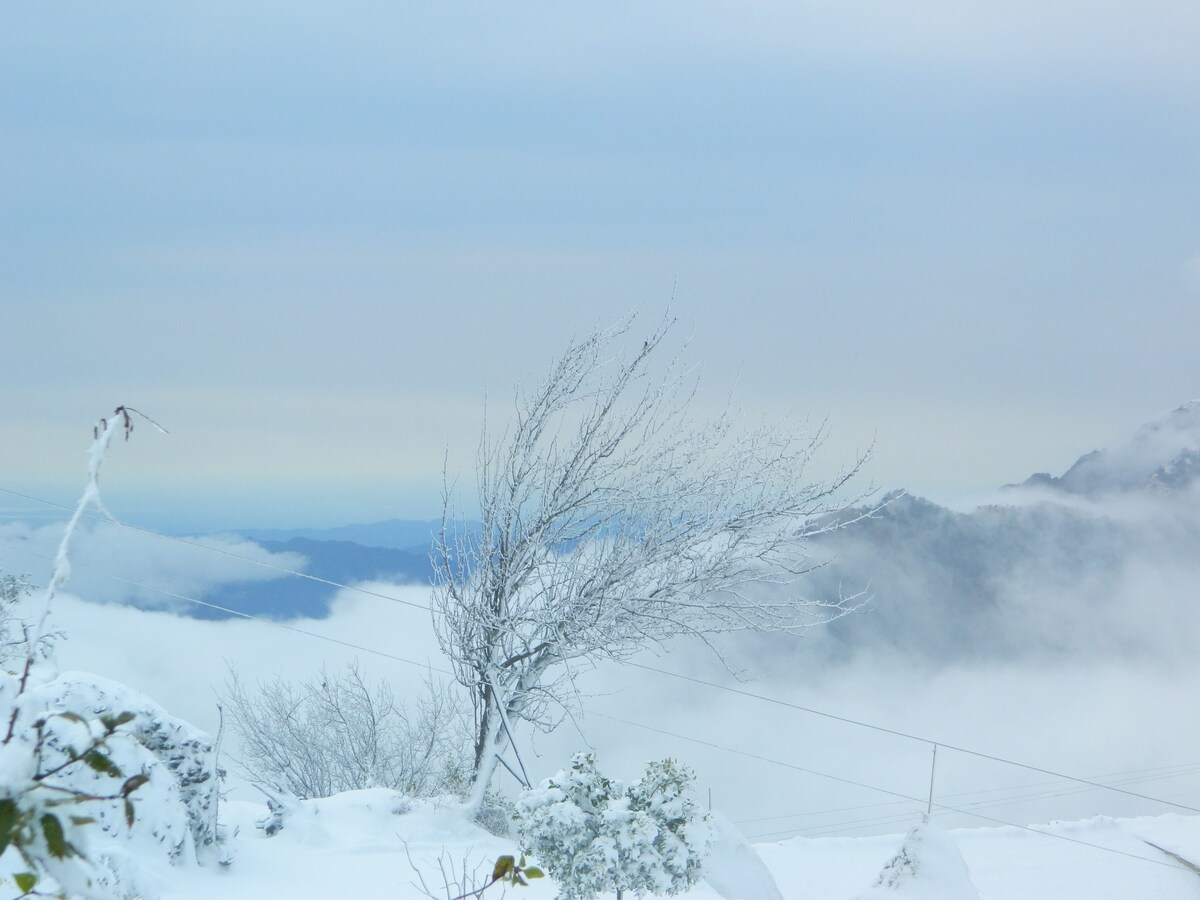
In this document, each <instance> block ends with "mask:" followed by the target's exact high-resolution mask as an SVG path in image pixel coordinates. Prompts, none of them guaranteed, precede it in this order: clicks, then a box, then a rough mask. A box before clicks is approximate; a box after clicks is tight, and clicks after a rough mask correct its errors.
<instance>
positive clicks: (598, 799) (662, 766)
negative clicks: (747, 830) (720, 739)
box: [514, 753, 712, 900]
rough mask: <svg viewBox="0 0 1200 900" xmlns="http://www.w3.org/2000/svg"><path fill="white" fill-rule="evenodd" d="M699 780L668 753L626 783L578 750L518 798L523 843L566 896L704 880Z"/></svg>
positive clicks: (708, 834) (705, 841) (670, 887)
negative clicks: (694, 790) (695, 792)
mask: <svg viewBox="0 0 1200 900" xmlns="http://www.w3.org/2000/svg"><path fill="white" fill-rule="evenodd" d="M694 780H695V775H694V774H693V772H692V771H691V769H689V768H687V767H686V766H682V765H680V764H679V763H677V762H676V761H675V760H672V759H664V760H661V761H659V762H652V763H650V764H649V765H647V767H646V772H645V774H644V775H643V776H642V778H641V779H640V780H639V781H637V782H635V783H633V784H631V785H629V786H628V787H625V786H623V785H622V784H621V783H620V782H618V781H614V780H613V779H611V778H608V777H606V776H605V775H603V774H602V773H601V772H600V771H599V770H598V769H597V768H596V758H595V756H593V755H592V754H590V753H577V754H575V756H573V757H572V758H571V768H570V769H567V770H564V771H561V772H559V773H558V774H557V775H554V776H552V777H551V778H548V779H547V780H546V781H544V782H543V783H542V785H541V786H540V787H539V788H535V789H532V790H529V791H525V792H524V793H523V794H522V795H521V796H520V797H519V798H518V799H517V803H516V813H515V816H514V817H515V820H516V825H517V833H518V835H519V839H520V841H521V846H522V847H523V848H525V850H526V852H528V853H529V854H531V855H532V856H533V857H534V858H535V859H537V861H538V862H539V863H541V864H542V866H543V868H545V870H546V872H547V874H549V875H550V876H551V877H553V878H555V879H556V880H557V881H558V884H559V888H560V896H561V897H562V898H563V900H586V898H590V897H594V896H596V895H597V894H599V893H601V892H607V891H615V892H616V893H617V895H618V896H620V894H621V893H622V892H623V891H634V892H636V893H638V894H642V893H643V892H652V893H656V894H678V893H680V892H681V891H685V890H687V889H688V888H689V887H691V886H692V885H693V884H695V883H696V881H697V880H699V878H700V874H701V868H702V864H703V860H704V855H705V853H706V852H707V849H708V846H709V844H710V843H711V841H712V827H711V825H710V823H709V817H708V814H707V813H706V812H705V811H704V810H703V809H702V808H701V807H700V805H699V804H698V803H696V802H695V800H693V799H692V798H691V797H689V796H688V789H689V788H690V786H691V784H692V782H693V781H694Z"/></svg>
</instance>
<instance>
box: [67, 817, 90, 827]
mask: <svg viewBox="0 0 1200 900" xmlns="http://www.w3.org/2000/svg"><path fill="white" fill-rule="evenodd" d="M70 818H71V824H72V825H95V824H96V820H95V819H93V818H92V817H91V816H71V817H70Z"/></svg>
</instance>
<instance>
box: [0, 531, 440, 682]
mask: <svg viewBox="0 0 1200 900" xmlns="http://www.w3.org/2000/svg"><path fill="white" fill-rule="evenodd" d="M10 549H13V550H16V551H17V552H18V553H24V554H25V555H27V556H32V557H34V558H36V559H43V560H46V561H49V562H53V558H52V557H49V556H45V555H43V554H41V553H34V552H33V551H32V550H27V549H25V548H23V547H12V548H10ZM87 568H88V570H89V571H91V572H94V573H95V574H97V575H102V576H103V577H105V578H110V579H112V580H113V581H120V582H122V583H123V584H128V585H131V586H133V587H136V588H141V589H143V590H147V591H154V592H155V593H157V594H162V595H163V596H164V597H171V598H173V599H175V600H183V601H185V602H187V603H193V604H195V605H197V606H203V607H205V608H206V609H213V610H217V611H218V612H223V613H227V614H229V615H231V616H236V617H237V618H239V619H248V620H250V621H252V622H261V623H262V624H264V625H270V626H272V627H274V628H282V629H284V630H285V631H291V632H293V633H295V634H303V635H306V636H308V637H311V638H316V639H317V640H319V641H327V642H329V643H331V644H338V645H340V646H342V647H349V648H351V649H353V650H360V651H362V652H363V653H370V654H371V655H373V656H381V657H383V658H384V659H390V660H394V661H395V662H402V663H407V664H409V665H412V666H419V667H420V668H422V669H425V670H426V671H428V672H437V673H438V674H439V675H449V676H450V677H452V678H453V677H454V673H453V672H450V671H447V670H446V669H439V668H438V667H436V666H433V665H430V664H429V663H428V662H420V661H418V660H415V659H406V658H405V657H403V656H396V655H395V654H394V653H387V652H385V651H383V650H373V649H372V648H370V647H364V646H362V645H361V644H355V643H353V642H351V641H343V640H341V639H340V638H335V637H330V636H329V635H325V634H318V633H317V632H315V631H308V630H307V629H304V628H297V627H296V626H295V625H288V624H287V623H286V622H278V621H276V620H274V619H267V618H264V617H263V616H255V615H252V614H250V613H247V612H242V611H241V610H237V609H230V608H229V607H227V606H220V605H218V604H216V603H209V602H208V601H207V600H199V599H197V598H196V597H189V596H187V595H186V594H179V593H176V592H175V591H169V590H167V589H166V588H160V587H154V586H153V585H149V584H144V583H143V582H140V581H134V580H132V579H129V578H125V577H123V576H121V575H114V574H112V573H111V572H105V571H103V570H100V569H95V568H93V567H91V566H89V567H87Z"/></svg>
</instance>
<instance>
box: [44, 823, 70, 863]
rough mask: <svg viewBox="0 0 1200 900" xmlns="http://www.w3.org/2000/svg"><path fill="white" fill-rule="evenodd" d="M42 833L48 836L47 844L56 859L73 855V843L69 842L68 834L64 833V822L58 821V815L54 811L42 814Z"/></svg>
mask: <svg viewBox="0 0 1200 900" xmlns="http://www.w3.org/2000/svg"><path fill="white" fill-rule="evenodd" d="M42 834H44V835H45V836H46V846H47V847H48V848H49V849H50V855H51V856H53V857H54V858H55V859H66V858H67V857H68V856H70V855H71V845H70V844H68V843H67V836H66V835H65V834H64V833H63V827H62V822H60V821H58V816H56V815H54V813H46V814H45V815H44V816H42Z"/></svg>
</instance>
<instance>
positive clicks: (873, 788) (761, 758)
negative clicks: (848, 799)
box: [589, 712, 1181, 869]
mask: <svg viewBox="0 0 1200 900" xmlns="http://www.w3.org/2000/svg"><path fill="white" fill-rule="evenodd" d="M589 714H590V715H594V716H598V717H599V718H602V719H609V720H611V721H613V722H618V723H620V724H622V725H629V726H632V727H634V728H641V729H644V730H646V731H653V732H655V733H656V734H662V735H666V736H667V737H673V738H677V739H679V740H682V741H689V742H691V743H693V744H700V745H701V746H704V747H711V748H712V749H714V750H721V751H723V752H725V753H734V754H737V755H738V756H745V757H748V758H750V759H756V760H759V761H760V762H765V763H770V764H771V765H775V766H782V767H783V768H786V769H794V770H795V771H798V772H803V773H805V774H808V775H817V776H819V777H821V778H828V779H830V780H832V781H838V782H841V783H842V784H849V785H853V786H855V787H860V788H863V789H865V790H869V791H877V792H878V793H881V794H887V795H889V796H892V797H899V798H900V799H902V800H907V801H910V802H912V803H917V804H924V803H925V801H924V800H922V799H920V798H918V797H910V796H909V795H907V794H901V793H900V792H899V791H893V790H889V789H887V788H881V787H876V786H875V785H870V784H864V783H863V782H861V781H854V780H852V779H849V778H842V777H840V776H837V775H830V774H829V773H827V772H818V771H816V770H814V769H806V768H804V767H803V766H797V765H795V764H794V763H789V762H784V761H783V760H780V759H772V758H770V757H768V756H762V755H760V754H757V753H751V752H749V751H748V750H738V749H737V748H735V747H725V746H723V745H721V744H716V743H713V742H712V741H706V740H703V739H702V738H695V737H690V736H689V735H686V734H678V733H676V732H672V731H667V730H666V729H663V728H656V727H654V726H653V725H645V724H643V723H641V722H633V721H631V720H629V719H621V718H618V717H617V716H610V715H607V714H605V713H597V712H591V713H589ZM1068 780H1074V779H1068ZM933 805H934V807H935V808H936V809H939V810H942V811H945V812H954V813H961V814H962V815H966V816H972V817H974V818H976V819H982V820H983V821H985V822H992V823H993V824H996V825H1006V826H1008V827H1009V828H1019V829H1021V830H1022V831H1028V832H1031V833H1033V834H1040V835H1042V836H1044V837H1049V838H1056V839H1058V840H1061V841H1068V842H1070V843H1072V844H1079V845H1081V846H1083V847H1091V848H1092V849H1093V850H1103V851H1104V852H1106V853H1116V854H1118V855H1120V856H1127V857H1129V858H1130V859H1137V860H1141V861H1142V862H1145V863H1150V864H1151V865H1155V866H1165V867H1167V868H1169V869H1178V868H1181V866H1178V865H1175V864H1173V863H1165V862H1163V861H1161V860H1157V859H1150V858H1148V857H1145V856H1139V855H1138V854H1136V853H1128V852H1126V851H1124V850H1117V849H1116V848H1115V847H1105V846H1102V845H1100V844H1092V843H1089V842H1088V841H1081V840H1079V839H1078V838H1072V837H1067V836H1066V835H1064V834H1055V833H1054V832H1052V831H1042V830H1041V829H1039V828H1034V827H1032V826H1030V825H1017V824H1016V823H1015V822H1006V821H1004V820H1003V819H996V818H993V817H991V816H985V815H983V814H982V813H977V812H972V811H970V810H966V809H958V808H957V807H953V806H947V805H946V804H943V803H934V804H933Z"/></svg>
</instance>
